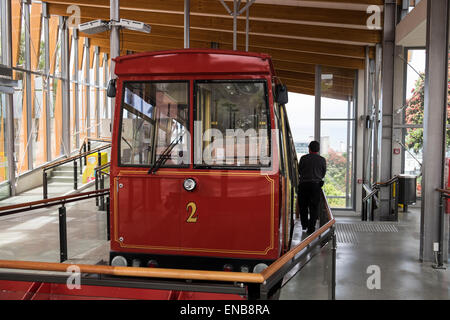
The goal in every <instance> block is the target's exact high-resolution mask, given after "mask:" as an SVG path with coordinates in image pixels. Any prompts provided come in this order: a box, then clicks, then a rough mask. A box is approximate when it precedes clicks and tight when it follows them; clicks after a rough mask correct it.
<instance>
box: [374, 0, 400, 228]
mask: <svg viewBox="0 0 450 320" xmlns="http://www.w3.org/2000/svg"><path fill="white" fill-rule="evenodd" d="M396 24H397V1H395V0H389V1H385V4H384V27H383V45H382V46H383V52H382V59H383V60H382V65H381V76H382V83H381V89H382V92H383V94H382V96H381V110H380V113H381V123H380V124H381V128H380V131H381V132H380V134H378V133H377V134H376V137H377V143H376V144H375V145H374V148H376V150H377V151H378V155H377V156H376V157H374V158H376V159H379V162H378V163H376V165H375V163H374V168H375V170H374V171H375V172H374V176H375V177H376V179H377V180H378V181H388V180H389V179H391V177H392V134H393V110H394V107H393V104H394V62H395V27H396ZM377 49H378V48H377ZM377 53H378V52H377ZM377 56H378V54H377ZM377 65H378V66H379V64H378V63H377ZM378 72H379V69H378V68H377V73H376V78H377V81H378V80H379V73H378ZM377 87H379V86H377ZM376 97H377V98H379V96H378V90H377V92H376ZM376 102H377V101H376ZM377 106H378V103H376V107H377ZM376 114H377V115H378V112H377V113H376ZM376 125H377V126H378V124H376ZM391 194H392V193H391V188H382V189H381V191H380V204H381V205H380V208H379V209H378V210H376V212H375V220H382V221H383V220H395V215H393V214H392V213H393V209H395V208H394V207H393V206H394V204H393V202H392V201H391Z"/></svg>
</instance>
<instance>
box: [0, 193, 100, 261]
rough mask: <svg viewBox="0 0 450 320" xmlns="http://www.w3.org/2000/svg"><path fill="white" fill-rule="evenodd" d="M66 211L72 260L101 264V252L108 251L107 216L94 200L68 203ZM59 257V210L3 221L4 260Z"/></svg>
mask: <svg viewBox="0 0 450 320" xmlns="http://www.w3.org/2000/svg"><path fill="white" fill-rule="evenodd" d="M87 191H89V190H87ZM93 208H95V209H93ZM66 209H67V211H66V214H67V239H68V243H67V246H68V254H69V259H74V260H75V261H79V260H83V257H84V258H85V261H83V262H82V263H98V262H99V261H97V260H101V259H103V258H104V257H103V255H101V254H99V253H98V252H97V251H96V250H98V249H97V248H99V247H100V248H103V251H105V249H104V248H105V247H106V248H107V247H108V246H107V243H108V242H107V241H106V213H105V212H104V211H97V210H96V206H95V200H94V199H89V200H84V201H81V202H73V203H68V204H66ZM93 252H96V255H97V256H98V257H96V256H93ZM59 256H60V253H59V219H58V207H57V206H53V207H50V208H48V209H39V210H34V211H29V212H24V213H19V214H15V215H11V216H5V217H0V259H7V260H29V261H46V262H59ZM88 260H89V262H88ZM80 263H81V262H80Z"/></svg>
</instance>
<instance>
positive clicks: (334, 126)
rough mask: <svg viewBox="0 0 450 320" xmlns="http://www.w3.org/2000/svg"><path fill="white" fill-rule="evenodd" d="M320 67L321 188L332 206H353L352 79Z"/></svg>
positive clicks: (353, 112) (353, 114)
mask: <svg viewBox="0 0 450 320" xmlns="http://www.w3.org/2000/svg"><path fill="white" fill-rule="evenodd" d="M350 76H351V75H348V74H346V75H345V77H344V76H342V74H334V73H332V72H327V70H326V69H324V70H322V78H321V79H322V80H321V123H320V126H321V132H320V145H321V148H320V153H321V155H322V156H323V157H325V159H326V160H327V174H326V176H325V184H324V187H323V190H324V192H325V195H326V196H327V199H328V201H329V204H330V206H331V207H333V208H352V207H353V189H354V188H353V185H354V181H353V179H352V177H353V140H354V125H355V121H354V117H355V107H354V106H355V102H354V97H353V96H354V85H355V79H354V78H351V77H350Z"/></svg>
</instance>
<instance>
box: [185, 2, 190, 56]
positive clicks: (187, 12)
mask: <svg viewBox="0 0 450 320" xmlns="http://www.w3.org/2000/svg"><path fill="white" fill-rule="evenodd" d="M190 15H191V3H190V0H184V48H185V49H187V48H189V42H190V41H189V35H190V33H189V28H190Z"/></svg>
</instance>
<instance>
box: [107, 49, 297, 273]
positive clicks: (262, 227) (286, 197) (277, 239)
mask: <svg viewBox="0 0 450 320" xmlns="http://www.w3.org/2000/svg"><path fill="white" fill-rule="evenodd" d="M115 62H116V69H115V73H116V74H117V76H118V79H117V96H116V104H115V113H114V124H113V128H114V130H113V136H112V141H113V147H112V151H111V175H110V183H111V185H110V190H111V230H110V231H111V259H112V258H114V257H115V256H118V255H120V256H124V257H125V258H126V259H127V264H128V265H132V264H133V263H136V261H137V265H141V266H145V265H147V263H148V262H149V261H150V260H153V261H155V260H156V261H157V265H158V266H159V267H175V268H178V267H179V268H186V267H192V265H195V264H194V261H197V262H199V263H200V265H198V264H197V265H196V266H195V267H197V268H202V269H222V266H223V265H224V264H226V263H229V264H231V266H232V268H233V270H235V271H239V270H236V268H238V267H239V266H242V265H243V264H246V265H247V266H248V267H250V269H251V268H252V267H253V266H255V265H256V264H257V263H258V262H261V261H265V262H266V263H270V262H271V261H274V260H276V259H277V258H278V257H279V256H280V254H282V253H283V252H285V251H286V250H287V249H288V245H289V236H290V229H291V224H292V220H291V219H292V214H293V213H294V212H293V210H295V208H296V204H295V199H296V190H295V183H294V182H293V180H295V179H294V178H293V177H292V176H289V173H288V169H287V168H286V166H292V165H293V164H292V163H289V162H290V161H296V156H295V151H294V152H293V153H294V155H291V154H292V147H289V146H287V144H289V143H290V144H292V141H288V140H289V137H290V133H289V134H286V133H287V132H288V130H289V127H288V125H284V127H280V125H281V126H283V123H285V122H287V118H286V115H285V111H283V110H282V109H281V108H282V107H283V106H276V107H277V108H279V109H280V110H279V111H278V113H279V115H278V120H277V115H276V110H275V109H274V97H273V96H274V92H273V91H274V88H273V84H274V83H275V78H274V77H275V74H274V68H273V65H272V62H271V59H270V57H269V56H267V55H264V54H254V53H242V52H234V51H220V50H193V49H187V50H174V51H162V52H151V53H141V54H134V55H127V56H123V57H118V58H117V59H115ZM152 81H155V82H161V81H162V82H165V83H172V82H179V81H181V82H182V83H185V84H186V87H187V88H188V89H187V90H188V94H187V96H188V107H187V108H188V109H187V110H188V111H187V112H188V119H189V120H187V122H186V123H188V125H187V126H186V128H185V129H187V130H189V132H190V133H193V132H194V120H195V119H196V114H195V113H196V112H198V104H199V98H198V97H197V96H196V92H194V90H196V88H199V86H200V85H199V83H203V82H205V81H206V82H208V81H210V82H211V83H215V81H216V82H220V83H224V82H227V81H231V82H233V81H238V82H239V81H244V82H245V81H256V82H257V83H262V84H263V85H264V88H265V90H266V92H265V99H266V101H267V108H268V109H267V110H268V111H269V113H268V123H267V124H265V123H264V121H262V120H261V119H259V122H258V123H259V124H261V123H262V124H264V125H265V128H267V129H268V130H270V129H278V130H281V131H282V133H279V134H278V135H277V134H273V133H272V134H270V135H271V137H270V138H269V140H270V144H271V150H272V152H271V154H270V157H271V165H270V168H267V170H265V171H262V170H261V168H259V167H255V168H245V167H244V168H242V167H235V168H229V167H226V168H225V167H224V168H221V167H214V166H210V167H202V166H196V164H195V159H194V153H195V151H194V146H195V144H198V143H199V142H198V141H196V140H195V135H194V134H191V135H190V137H189V139H190V141H188V142H186V143H187V145H188V148H189V150H187V151H188V158H189V160H190V161H189V164H187V165H183V166H179V167H171V166H168V167H164V166H162V167H161V168H160V169H158V170H157V171H156V172H155V173H150V174H149V173H148V172H149V169H150V167H151V164H150V163H148V164H147V165H145V164H144V165H142V163H140V164H139V165H129V164H126V163H123V162H124V161H122V163H121V159H124V157H125V156H127V157H128V158H130V156H129V154H130V153H131V154H132V156H131V157H135V158H136V159H137V158H138V156H137V155H136V154H137V153H136V152H134V151H133V150H131V149H130V150H128V149H127V150H125V148H132V146H131V144H133V143H132V142H129V141H128V140H130V139H132V138H133V137H136V136H137V135H138V134H139V132H138V131H139V130H143V129H139V130H137V129H136V130H135V129H133V130H134V131H133V134H132V133H129V134H128V133H125V131H126V130H125V129H126V128H125V129H124V128H123V126H125V124H124V123H122V119H124V117H125V116H124V115H123V112H125V111H123V104H124V101H128V102H129V103H130V104H132V103H134V104H136V102H130V101H136V99H137V98H136V97H131V98H126V97H125V98H124V95H132V94H134V93H133V92H136V91H133V90H134V89H133V88H134V87H131V86H130V87H129V89H127V91H126V90H125V89H124V87H125V86H126V84H127V83H131V85H133V83H141V82H146V83H147V82H150V83H151V82H152ZM143 90H144V91H141V94H140V97H141V98H140V99H138V100H139V103H141V104H145V105H146V106H149V107H148V108H154V106H151V105H152V103H150V102H149V101H150V100H146V101H144V100H145V99H146V98H144V97H143V96H144V95H147V94H150V93H149V92H150V91H151V90H153V89H143ZM142 92H144V93H142ZM161 92H162V91H161ZM163 94H164V93H163ZM158 96H159V97H160V96H161V94H154V97H158ZM172 98H173V97H169V95H167V96H166V97H164V98H157V99H160V101H166V102H160V104H163V103H164V104H165V105H168V108H169V111H167V112H166V110H167V108H166V109H164V113H167V117H169V118H170V119H169V120H167V121H168V122H174V123H175V120H174V119H172V118H171V117H176V116H173V115H171V111H170V108H171V102H170V101H172V100H171V99H172ZM127 99H128V100H127ZM164 99H165V100H164ZM196 100H197V101H196ZM167 101H169V102H167ZM172 102H173V101H172ZM153 104H154V105H155V104H157V102H154V103H153ZM275 105H276V104H275ZM196 108H197V109H196ZM208 108H209V106H208ZM211 108H212V107H211ZM127 110H128V111H126V112H127V114H130V115H131V113H129V112H134V113H135V114H133V115H132V117H134V118H137V115H140V116H141V117H144V118H145V117H148V118H151V116H150V115H152V116H153V117H154V112H152V113H150V112H149V113H148V116H145V115H143V114H141V113H140V112H139V111H133V110H132V108H131V107H128V109H127ZM142 110H143V109H142ZM196 110H197V111H196ZM208 110H209V109H208ZM142 112H145V110H143V111H142ZM208 112H209V111H208ZM178 113H179V111H178ZM281 113H283V114H284V115H283V116H281ZM123 121H125V120H123ZM126 121H128V122H127V123H132V122H131V120H130V121H129V120H126ZM132 121H134V122H133V126H136V122H135V120H132ZM148 121H149V122H150V121H151V119H148ZM234 121H236V120H234ZM216 122H217V121H216ZM211 123H215V122H214V121H211ZM216 125H217V126H219V125H220V124H217V123H216ZM126 126H131V124H126ZM151 126H152V125H150V124H149V125H148V127H151ZM160 126H161V124H160ZM133 128H135V127H133ZM155 130H158V129H155ZM283 130H284V131H283ZM269 132H270V131H269ZM283 132H284V133H283ZM126 134H128V136H127V137H126V139H125V138H124V139H122V138H121V137H123V136H124V135H126ZM130 137H131V138H130ZM135 139H137V138H135ZM139 139H141V138H139ZM154 139H155V140H153V141H156V140H157V139H160V140H161V138H160V137H159V138H158V137H157V138H154ZM283 139H284V140H283ZM124 140H127V141H125V142H124ZM141 140H142V139H141ZM166 140H167V139H166ZM158 141H159V140H158ZM125 143H128V144H129V145H130V147H128V146H127V145H126V144H125ZM280 143H281V144H284V148H279V147H280ZM121 144H122V145H123V146H121ZM148 149H150V147H148ZM124 150H125V151H124ZM139 156H140V157H141V158H142V155H141V154H140V155H139ZM280 156H281V157H280ZM288 157H292V159H289V158H288ZM280 160H281V161H280ZM127 161H132V160H127ZM154 161H156V159H154ZM125 162H126V161H125ZM280 163H282V165H284V166H285V169H284V171H283V170H281V171H280V170H279V166H282V165H281V164H280ZM292 172H293V170H292ZM186 179H193V180H194V181H195V183H196V188H195V189H194V190H193V191H187V190H185V188H184V187H183V183H184V181H185V180H186ZM183 258H185V259H183ZM133 259H136V260H135V262H132V260H133ZM164 261H165V262H164ZM214 261H216V262H217V263H215V262H214ZM250 271H251V270H250Z"/></svg>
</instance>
